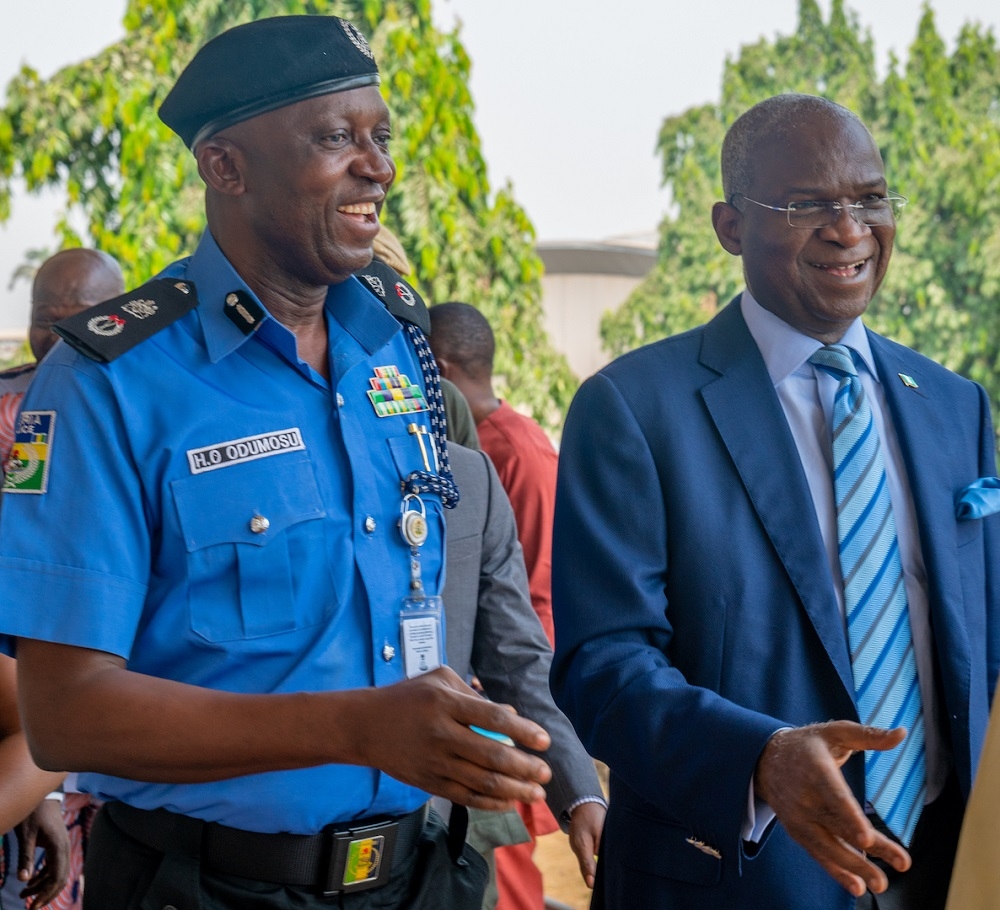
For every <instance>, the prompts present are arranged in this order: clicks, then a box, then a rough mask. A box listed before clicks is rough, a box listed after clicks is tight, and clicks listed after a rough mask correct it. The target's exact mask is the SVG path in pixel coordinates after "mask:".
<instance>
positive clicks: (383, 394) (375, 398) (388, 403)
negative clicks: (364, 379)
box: [368, 366, 430, 417]
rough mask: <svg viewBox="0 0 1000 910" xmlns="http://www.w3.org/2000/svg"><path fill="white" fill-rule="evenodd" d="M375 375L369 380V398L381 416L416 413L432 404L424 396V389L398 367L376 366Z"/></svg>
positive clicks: (425, 409)
mask: <svg viewBox="0 0 1000 910" xmlns="http://www.w3.org/2000/svg"><path fill="white" fill-rule="evenodd" d="M374 372H375V375H374V376H372V377H371V378H370V379H369V380H368V384H369V385H370V386H371V389H370V390H369V391H368V398H369V400H370V401H371V403H372V406H373V407H374V408H375V413H376V415H377V416H379V417H393V416H395V415H397V414H415V413H416V412H417V411H427V410H429V409H430V405H429V404H428V402H427V399H426V398H424V390H423V389H422V388H420V386H419V385H417V384H415V383H412V382H410V379H409V377H408V376H406V375H405V374H402V373H400V372H399V368H398V367H394V366H384V367H375V370H374Z"/></svg>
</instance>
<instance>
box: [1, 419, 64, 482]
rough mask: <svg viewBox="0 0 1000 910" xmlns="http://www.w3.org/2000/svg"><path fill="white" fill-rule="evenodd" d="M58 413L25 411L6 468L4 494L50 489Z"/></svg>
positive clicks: (19, 421) (17, 426)
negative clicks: (50, 471) (50, 466)
mask: <svg viewBox="0 0 1000 910" xmlns="http://www.w3.org/2000/svg"><path fill="white" fill-rule="evenodd" d="M55 427H56V412H55V411H22V412H21V413H20V414H19V415H18V418H17V425H16V426H15V428H14V444H13V445H12V446H11V448H10V455H9V456H8V458H7V461H6V463H5V464H4V466H3V468H4V472H5V477H4V481H3V491H4V493H44V492H45V490H46V489H47V487H48V480H49V463H50V460H51V454H52V436H53V433H54V432H55Z"/></svg>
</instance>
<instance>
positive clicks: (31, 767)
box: [0, 654, 70, 910]
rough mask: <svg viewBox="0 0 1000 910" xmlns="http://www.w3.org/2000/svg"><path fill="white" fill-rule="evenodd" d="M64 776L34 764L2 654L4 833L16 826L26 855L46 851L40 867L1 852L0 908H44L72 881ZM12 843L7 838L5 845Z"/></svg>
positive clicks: (9, 663) (0, 810) (0, 808)
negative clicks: (63, 801) (0, 885)
mask: <svg viewBox="0 0 1000 910" xmlns="http://www.w3.org/2000/svg"><path fill="white" fill-rule="evenodd" d="M63 777H65V775H64V774H61V773H53V772H51V771H42V770H41V769H40V768H38V767H37V766H36V765H35V763H34V762H33V761H32V760H31V756H30V755H29V754H28V744H27V742H26V740H25V736H24V732H23V731H22V729H21V722H20V718H19V717H18V713H17V683H16V679H15V667H14V661H13V660H12V659H11V658H9V657H6V656H4V655H2V654H0V831H2V830H6V831H10V829H13V828H15V827H17V828H18V838H19V839H20V842H21V845H22V847H23V848H24V850H23V855H24V856H29V857H30V856H34V853H35V844H37V845H38V846H39V847H40V848H42V849H43V850H44V859H43V860H42V861H41V862H40V863H39V864H38V865H37V866H33V865H32V863H30V862H22V863H20V864H18V863H17V862H16V859H15V861H14V863H13V864H11V858H10V856H9V855H4V854H0V876H3V877H4V878H5V879H6V880H7V881H5V887H4V889H3V892H2V893H0V907H7V908H8V910H9V907H17V906H22V907H23V906H25V905H27V906H29V907H35V908H41V907H44V906H46V905H48V904H49V902H50V901H52V900H53V899H54V898H55V897H56V895H58V894H59V893H60V892H61V891H62V890H63V888H64V886H65V884H66V881H67V879H68V878H69V874H70V843H69V837H68V835H67V833H66V826H65V825H64V824H63V819H62V816H61V814H60V812H59V805H60V798H61V793H60V792H59V791H58V788H60V787H61V786H62V782H63ZM48 796H51V797H53V798H52V799H49V798H47V797H48ZM11 839H12V837H11V834H10V833H8V834H7V835H5V837H4V841H5V844H6V843H7V842H9V841H10V840H11Z"/></svg>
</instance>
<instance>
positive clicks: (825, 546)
mask: <svg viewBox="0 0 1000 910" xmlns="http://www.w3.org/2000/svg"><path fill="white" fill-rule="evenodd" d="M722 180H723V187H724V190H725V196H726V201H725V202H719V203H717V204H716V205H715V207H714V209H713V213H712V215H713V224H714V226H715V230H716V233H717V235H718V237H719V241H720V243H721V244H722V246H723V247H724V248H725V249H726V250H727V251H728V252H730V253H732V254H733V255H738V256H741V257H742V259H743V269H744V276H745V279H746V290H745V291H744V292H743V293H742V294H741V295H740V296H739V297H737V298H736V299H735V300H734V301H733V302H732V303H731V304H730V305H729V306H728V307H726V308H725V309H724V310H723V311H722V312H720V313H719V315H718V316H716V318H714V319H713V320H712V321H711V322H709V323H708V324H707V325H705V326H702V327H701V328H699V329H695V330H694V331H691V332H688V333H686V334H683V335H680V336H677V337H674V338H668V339H666V340H664V341H661V342H659V343H657V344H653V345H650V346H648V347H646V348H643V349H641V350H638V351H635V352H632V353H631V354H628V355H626V356H624V357H622V358H620V359H619V360H617V361H616V362H615V363H613V364H611V365H610V366H608V367H607V368H605V369H604V370H602V371H601V372H600V373H598V374H597V375H596V376H594V377H592V378H591V379H589V380H588V381H587V382H586V383H584V385H583V387H582V388H581V390H580V392H579V393H578V395H577V398H576V400H575V402H574V404H573V406H572V408H571V410H570V413H569V416H568V418H567V421H566V427H565V432H564V435H563V440H562V449H561V455H560V468H559V489H558V497H557V506H556V518H555V546H554V566H553V600H554V609H555V619H556V629H557V634H556V642H557V647H556V660H555V663H554V665H553V676H552V682H553V692H554V694H555V695H556V698H557V701H558V702H559V703H560V706H561V707H562V708H563V709H564V710H565V712H566V713H567V715H568V716H569V717H570V719H571V720H572V721H573V723H574V724H575V726H576V728H577V730H578V732H579V733H580V736H581V739H582V741H583V743H584V745H585V746H586V747H587V749H588V751H589V752H590V753H591V754H592V755H593V756H594V757H596V758H598V759H601V760H603V761H605V762H607V764H608V765H609V766H610V768H611V773H612V777H611V800H610V803H611V808H610V811H609V814H608V817H607V821H606V825H605V829H604V839H603V843H602V849H601V855H600V861H599V866H598V881H597V885H596V888H595V903H594V905H595V906H598V907H604V906H606V907H611V908H637V907H642V908H646V907H650V908H652V907H670V908H671V910H674V908H690V910H713V908H719V910H732V908H768V910H783V908H788V910H791V908H795V910H800V908H823V910H826V908H844V910H848V908H853V907H855V906H857V907H872V908H874V907H877V908H881V910H885V908H897V907H899V908H907V910H910V908H924V907H928V908H929V907H943V905H944V900H945V895H946V892H947V885H948V878H949V875H950V869H951V864H952V860H953V856H954V846H955V841H956V839H957V831H958V827H959V824H960V821H961V814H962V811H963V807H964V803H965V799H966V798H967V796H968V792H969V788H970V785H971V781H972V778H973V775H974V772H975V765H976V761H977V758H978V755H979V750H980V746H981V744H982V741H983V734H984V730H985V726H986V720H987V715H988V710H989V700H990V694H991V693H992V691H993V686H994V683H995V680H996V676H997V664H998V657H1000V638H998V627H1000V624H998V622H997V619H998V617H997V609H998V606H1000V581H998V574H1000V546H998V538H1000V527H998V525H997V521H998V519H997V518H995V517H994V518H986V519H973V520H960V519H958V518H957V516H956V497H957V496H959V495H960V493H961V491H962V490H963V489H964V488H965V487H966V486H967V485H969V484H970V483H972V482H974V481H975V480H976V479H977V478H981V477H985V476H988V475H993V474H995V471H996V468H995V463H994V446H995V441H996V440H995V437H994V434H993V430H992V426H991V422H990V416H989V407H988V402H987V398H986V395H985V393H984V392H983V390H982V389H981V388H980V387H979V386H977V385H975V384H974V383H971V382H969V381H967V380H964V379H962V378H960V377H958V376H956V375H954V374H952V373H950V372H949V371H947V370H945V369H944V368H943V367H941V366H938V365H937V364H935V363H933V362H931V361H929V360H927V359H925V358H923V357H921V356H920V355H918V354H916V353H914V352H913V351H910V350H908V349H907V348H904V347H901V346H900V345H897V344H894V343H892V342H890V341H888V340H887V339H885V338H882V337H880V336H878V335H875V334H874V333H872V332H869V331H868V330H867V329H865V327H864V326H863V325H862V323H861V316H862V314H863V313H864V312H865V309H866V308H867V306H868V303H869V301H870V300H871V298H872V296H873V295H874V294H875V292H876V291H877V290H878V288H879V285H880V284H881V282H882V279H883V277H884V275H885V272H886V268H887V267H888V264H889V258H890V255H891V252H892V246H893V239H894V236H895V231H896V222H895V213H896V210H897V209H898V207H899V205H901V204H902V203H903V202H905V200H902V199H901V198H900V197H896V196H895V195H894V194H892V193H891V192H890V190H889V187H888V186H887V184H886V178H885V173H884V168H883V164H882V159H881V156H880V154H879V151H878V148H877V146H876V144H875V142H874V140H873V139H872V137H871V135H870V134H869V132H868V130H867V129H866V128H865V126H864V125H863V124H862V123H861V121H860V120H858V118H857V117H856V116H854V115H853V114H852V113H850V112H849V111H847V110H846V109H844V108H842V107H840V106H839V105H835V104H833V103H832V102H829V101H826V100H824V99H820V98H815V97H812V96H807V95H781V96H777V97H774V98H770V99H768V100H767V101H764V102H762V103H761V104H758V105H756V106H755V107H753V108H752V109H750V110H749V111H748V112H746V113H745V114H744V115H743V116H742V117H740V118H739V119H738V120H737V121H736V122H735V123H734V124H733V126H732V128H731V129H730V130H729V133H728V134H727V136H726V140H725V143H724V145H723V151H722ZM834 344H837V345H842V346H845V347H846V348H847V353H848V362H853V364H854V365H855V367H856V373H857V380H851V382H855V381H859V382H860V384H861V386H862V387H863V389H864V395H863V397H864V398H865V400H866V401H867V403H868V405H867V406H868V408H869V410H870V413H871V421H872V423H871V426H873V427H874V430H875V431H877V434H878V436H877V439H878V444H880V450H881V458H882V461H883V462H884V476H883V474H882V473H880V475H879V476H880V477H882V480H883V482H884V484H885V486H884V487H883V486H880V489H883V490H884V489H887V490H888V494H889V500H891V507H889V506H887V509H888V511H890V512H891V513H892V515H894V523H895V531H896V532H897V533H896V535H895V536H894V537H893V538H892V553H893V558H894V559H895V565H896V577H897V579H898V583H897V585H896V588H897V590H898V589H900V588H902V589H903V590H905V596H903V597H902V598H901V603H902V609H901V613H900V616H901V617H902V619H900V625H899V626H898V628H901V629H904V633H901V634H903V635H904V638H901V639H900V640H901V641H903V642H904V644H905V645H906V655H907V660H908V661H909V666H910V667H911V669H910V671H909V679H910V685H909V688H908V689H907V690H906V691H907V692H909V693H911V695H910V697H916V698H918V699H919V700H918V702H917V704H918V705H919V706H920V708H919V713H918V714H917V721H916V722H914V723H911V724H910V726H911V727H913V729H912V730H903V729H901V728H900V725H899V724H898V723H896V722H893V723H888V724H884V725H882V727H875V726H872V725H871V723H870V721H866V720H865V716H866V712H863V711H859V707H858V704H859V703H860V699H859V697H856V692H855V685H856V683H855V679H854V676H855V670H856V669H857V668H855V667H854V666H852V652H853V650H854V647H855V646H854V644H851V643H849V631H848V620H847V619H846V618H845V615H851V611H850V610H847V608H846V607H845V584H844V576H845V574H846V575H847V576H849V577H850V576H851V574H852V573H851V572H849V571H848V572H846V573H845V572H844V571H843V570H842V567H841V541H840V539H839V536H838V535H839V534H840V532H839V530H838V514H837V513H838V502H839V501H840V499H839V496H840V494H839V493H837V492H835V485H834V480H833V469H834V468H835V467H836V466H837V465H838V464H839V463H840V462H839V461H838V457H835V454H834V451H835V450H834V442H833V437H832V414H833V411H834V399H835V398H836V397H837V395H838V388H840V389H843V386H841V385H840V384H839V383H840V380H839V379H837V378H836V377H835V376H834V375H833V374H831V373H830V372H829V371H827V370H825V369H823V368H821V367H820V366H814V365H813V362H812V361H811V360H810V358H811V357H813V356H814V355H815V354H816V352H817V351H818V350H819V349H820V348H823V347H824V346H827V345H834ZM844 381H845V382H847V380H846V379H845V380H844ZM879 471H880V472H882V468H881V467H880V468H879ZM883 495H884V494H883ZM897 538H898V550H897ZM897 553H898V557H897V556H896V554H897ZM887 559H888V558H887ZM848 587H850V586H848ZM851 621H852V623H853V619H852V620H851ZM857 660H858V659H857V658H855V663H857ZM890 669H891V667H890ZM914 670H915V672H914ZM899 672H902V671H899ZM901 678H903V677H902V676H900V675H897V674H896V671H893V672H891V673H889V674H888V675H883V676H882V677H881V681H880V685H882V686H884V692H885V698H887V699H888V700H889V702H890V703H891V702H892V701H893V699H895V698H897V696H898V695H899V694H900V693H899V691H895V690H899V688H900V686H901V685H902V684H901V683H900V682H899V680H900V679H901ZM894 687H895V690H894ZM858 691H859V692H860V691H861V690H860V689H859V690H858ZM880 691H881V690H880ZM920 718H922V720H920ZM887 727H893V728H894V729H886V728H887ZM866 752H867V753H868V760H869V762H871V761H872V758H873V757H874V756H879V758H878V761H879V762H882V758H881V754H882V753H884V755H885V756H888V757H889V758H890V759H891V762H892V764H891V766H890V767H892V768H894V769H896V768H898V767H900V766H901V765H902V764H907V767H908V768H909V769H910V770H909V771H908V772H907V773H908V775H913V776H912V777H911V776H908V777H907V785H909V783H910V782H911V781H915V783H913V788H914V790H915V791H916V795H915V796H914V798H913V799H912V802H911V805H912V807H913V808H912V810H911V812H910V817H911V818H912V819H914V820H916V821H915V831H913V830H908V831H906V832H905V833H903V834H902V835H900V834H899V833H897V831H896V829H895V828H893V827H892V826H890V825H889V823H888V821H887V820H886V819H883V818H882V817H881V815H880V813H879V810H876V809H875V807H874V804H875V803H876V802H879V798H878V797H876V795H875V794H873V793H872V792H870V789H871V786H870V787H869V792H866V767H865V761H866V759H865V753H866ZM903 755H907V756H909V757H908V758H907V759H906V762H905V763H904V762H900V761H897V759H898V757H899V756H903ZM914 756H915V758H914ZM911 762H912V767H911V765H910V764H909V763H911ZM884 764H885V763H884V762H882V765H883V767H884ZM889 780H890V784H891V782H892V773H890V774H889ZM885 814H888V813H885ZM904 843H905V845H906V847H907V848H908V849H907V848H904Z"/></svg>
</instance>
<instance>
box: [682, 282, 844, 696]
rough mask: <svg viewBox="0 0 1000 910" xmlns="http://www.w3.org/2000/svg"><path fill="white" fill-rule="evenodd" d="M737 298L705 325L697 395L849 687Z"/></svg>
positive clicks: (833, 618) (792, 452) (806, 502)
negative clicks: (703, 375)
mask: <svg viewBox="0 0 1000 910" xmlns="http://www.w3.org/2000/svg"><path fill="white" fill-rule="evenodd" d="M738 300H739V298H737V299H736V301H734V302H733V303H732V304H730V305H729V307H727V308H726V309H725V310H724V311H723V312H722V313H720V314H719V316H718V317H716V318H715V319H714V320H713V321H712V322H711V323H710V324H709V325H708V326H706V327H705V333H704V342H703V345H702V352H701V362H702V364H703V365H704V366H706V367H708V368H709V369H711V370H714V371H715V372H717V373H719V374H720V375H719V378H718V379H716V380H714V381H712V382H709V383H708V384H707V385H705V386H704V387H703V388H702V392H701V394H702V398H703V400H704V402H705V405H706V407H707V408H708V410H709V413H710V414H711V417H712V420H713V422H714V423H715V426H716V428H717V429H718V431H719V435H720V436H721V437H722V441H723V443H724V445H725V446H726V448H727V450H728V451H729V455H730V457H731V458H732V460H733V463H734V465H735V466H736V470H737V471H738V472H739V475H740V478H741V480H742V481H743V485H744V487H745V489H746V492H747V496H748V497H749V499H750V502H751V504H752V505H753V508H754V510H755V511H756V513H757V515H758V517H759V519H760V521H761V524H763V526H764V529H765V531H766V533H767V535H768V537H769V538H770V540H771V544H772V545H773V547H774V549H775V551H776V552H777V555H778V558H779V559H780V560H781V563H782V565H783V566H784V567H785V571H786V572H787V573H788V577H789V578H790V579H791V582H792V584H793V585H794V586H795V589H796V591H797V592H798V595H799V597H800V598H801V601H802V605H803V607H804V608H805V611H806V613H807V614H808V616H809V619H810V621H811V622H812V624H813V627H814V628H815V629H816V633H817V634H818V635H819V638H820V640H821V641H822V643H823V646H824V647H825V648H826V651H827V654H828V655H829V658H830V661H831V662H832V663H833V665H834V666H835V667H836V669H837V672H838V674H839V675H840V678H841V681H842V682H843V684H844V687H845V689H846V690H847V691H848V692H850V693H853V692H854V681H853V677H852V675H851V664H850V656H849V654H848V649H847V641H846V636H845V634H844V625H843V619H842V617H841V613H840V608H839V606H838V604H837V600H836V596H835V594H834V589H833V582H832V579H831V577H830V571H829V564H828V561H827V556H826V549H825V547H824V545H823V539H822V536H821V535H820V531H819V525H818V524H817V522H816V513H815V509H814V508H813V507H812V494H811V493H810V491H809V485H808V483H807V481H806V477H805V473H804V471H803V470H802V463H801V461H800V459H799V455H798V450H797V449H796V446H795V441H794V439H793V438H792V434H791V431H790V430H789V428H788V421H787V420H786V419H785V415H784V411H783V410H782V408H781V402H780V401H779V400H778V396H777V394H776V392H775V391H774V385H773V384H772V382H771V377H770V376H769V375H768V372H767V368H766V367H765V365H764V360H763V358H762V357H761V355H760V351H759V350H758V348H757V345H756V343H755V342H754V340H753V337H752V336H751V334H750V331H749V329H748V328H747V326H746V323H745V322H744V320H743V315H742V313H741V312H740V309H739V305H738Z"/></svg>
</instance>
